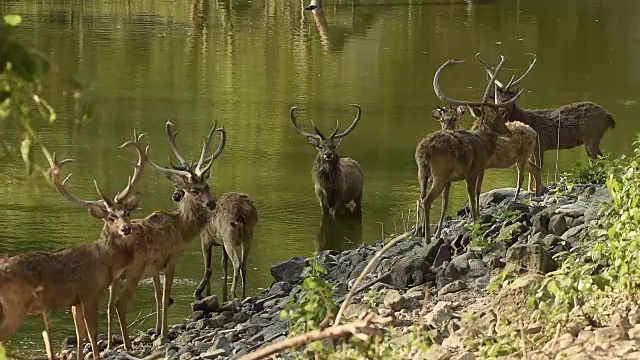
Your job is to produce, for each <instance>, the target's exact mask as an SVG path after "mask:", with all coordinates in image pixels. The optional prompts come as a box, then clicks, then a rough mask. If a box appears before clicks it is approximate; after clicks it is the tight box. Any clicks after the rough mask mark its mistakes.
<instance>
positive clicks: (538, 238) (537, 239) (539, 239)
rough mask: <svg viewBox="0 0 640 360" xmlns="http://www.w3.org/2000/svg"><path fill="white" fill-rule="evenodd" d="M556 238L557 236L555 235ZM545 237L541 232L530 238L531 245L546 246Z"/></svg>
mask: <svg viewBox="0 0 640 360" xmlns="http://www.w3.org/2000/svg"><path fill="white" fill-rule="evenodd" d="M554 236H555V235H554ZM544 238H545V236H544V235H543V234H542V233H541V232H537V233H535V234H533V235H531V236H529V241H528V243H529V244H540V245H542V244H544Z"/></svg>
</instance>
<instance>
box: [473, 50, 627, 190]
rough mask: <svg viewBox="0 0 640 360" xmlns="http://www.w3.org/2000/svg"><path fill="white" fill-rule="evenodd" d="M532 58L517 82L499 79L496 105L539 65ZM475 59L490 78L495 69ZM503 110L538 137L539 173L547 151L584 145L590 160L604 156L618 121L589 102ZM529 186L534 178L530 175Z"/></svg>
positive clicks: (604, 110) (537, 162)
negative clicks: (604, 146)
mask: <svg viewBox="0 0 640 360" xmlns="http://www.w3.org/2000/svg"><path fill="white" fill-rule="evenodd" d="M532 55H533V59H532V60H531V61H530V62H529V67H528V68H527V70H526V71H525V72H524V74H523V75H522V76H520V77H519V78H518V79H517V80H513V78H512V79H511V81H509V83H507V84H506V85H503V84H502V83H501V82H500V81H498V80H497V79H496V81H495V86H496V88H495V101H496V103H498V102H506V101H509V100H511V99H512V98H513V97H514V95H515V94H516V93H517V92H518V85H519V84H520V82H521V81H522V80H523V79H524V78H525V77H526V76H527V75H528V74H529V73H530V72H531V70H532V69H533V66H534V65H535V63H536V60H537V57H536V55H535V54H532ZM476 59H478V61H479V62H480V63H481V64H482V66H483V67H484V69H485V71H486V72H487V74H488V75H489V76H491V74H492V73H493V70H492V69H491V68H490V67H489V66H488V65H487V64H486V63H485V62H484V61H482V59H480V57H479V54H476ZM504 111H505V119H506V121H507V122H513V121H519V122H522V123H524V124H526V125H529V126H530V127H531V128H532V129H533V130H535V132H536V133H537V134H538V137H537V142H536V146H535V149H534V152H533V156H534V161H535V163H536V165H538V167H539V168H540V171H543V169H544V152H545V151H547V150H554V149H558V150H563V149H572V148H574V147H576V146H580V145H584V148H585V151H586V153H587V156H589V157H590V158H591V159H596V158H598V157H599V156H602V151H601V150H600V141H601V140H602V137H603V136H604V134H605V132H606V131H607V130H608V129H609V128H611V129H613V128H615V126H616V122H615V119H614V117H613V115H612V114H611V113H610V112H609V111H607V110H606V109H605V108H603V107H602V106H600V105H598V104H596V103H594V102H590V101H581V102H574V103H570V104H566V105H563V106H561V107H559V108H556V109H534V110H530V109H522V108H521V107H519V106H518V105H517V104H516V103H515V102H512V103H510V105H509V106H507V107H505V109H504ZM530 183H531V176H529V184H530Z"/></svg>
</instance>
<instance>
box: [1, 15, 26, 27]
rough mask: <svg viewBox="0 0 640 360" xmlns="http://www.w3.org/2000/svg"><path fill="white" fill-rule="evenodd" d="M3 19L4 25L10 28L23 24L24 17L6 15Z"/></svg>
mask: <svg viewBox="0 0 640 360" xmlns="http://www.w3.org/2000/svg"><path fill="white" fill-rule="evenodd" d="M2 18H3V19H4V23H5V24H7V25H9V26H18V25H19V24H20V23H21V22H22V16H20V15H5V16H3V17H2Z"/></svg>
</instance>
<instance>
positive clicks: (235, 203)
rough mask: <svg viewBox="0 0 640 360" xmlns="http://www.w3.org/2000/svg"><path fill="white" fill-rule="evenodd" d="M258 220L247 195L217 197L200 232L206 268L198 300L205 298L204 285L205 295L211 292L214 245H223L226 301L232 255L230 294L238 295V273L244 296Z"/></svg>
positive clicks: (229, 193) (200, 284)
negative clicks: (248, 260) (213, 207)
mask: <svg viewBox="0 0 640 360" xmlns="http://www.w3.org/2000/svg"><path fill="white" fill-rule="evenodd" d="M180 197H181V196H180ZM257 222H258V212H257V210H256V206H255V204H254V203H253V200H252V199H251V197H250V196H249V195H248V194H245V193H236V192H228V193H225V194H223V195H222V196H221V197H220V198H219V199H217V201H216V208H215V209H214V210H213V212H212V215H211V219H210V220H209V223H207V225H206V226H205V228H204V230H203V231H202V233H201V234H200V244H201V246H202V257H203V260H204V267H205V271H204V275H203V278H202V281H200V283H199V284H198V287H197V288H196V290H195V291H194V294H193V295H194V297H195V298H196V299H198V300H201V299H202V292H203V291H204V290H205V288H206V293H205V294H206V296H210V295H211V285H210V280H211V274H212V269H211V252H212V248H213V246H222V268H223V270H224V285H223V287H222V299H223V301H226V300H227V277H228V276H227V275H228V267H229V258H231V263H232V264H233V280H232V282H231V293H232V294H233V297H234V298H236V286H237V283H238V276H239V277H240V280H242V298H243V299H244V298H245V295H246V279H247V258H248V256H249V250H250V249H251V241H252V239H253V232H254V228H255V226H256V223H257Z"/></svg>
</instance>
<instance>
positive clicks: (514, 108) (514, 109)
mask: <svg viewBox="0 0 640 360" xmlns="http://www.w3.org/2000/svg"><path fill="white" fill-rule="evenodd" d="M526 117H527V116H526V113H525V111H524V110H523V109H521V108H520V107H519V106H518V104H515V103H514V104H511V105H509V106H507V108H506V109H505V118H506V120H507V121H520V122H523V123H526V121H523V120H526Z"/></svg>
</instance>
